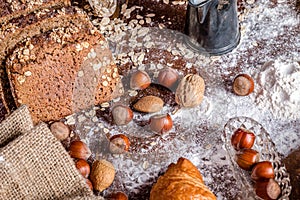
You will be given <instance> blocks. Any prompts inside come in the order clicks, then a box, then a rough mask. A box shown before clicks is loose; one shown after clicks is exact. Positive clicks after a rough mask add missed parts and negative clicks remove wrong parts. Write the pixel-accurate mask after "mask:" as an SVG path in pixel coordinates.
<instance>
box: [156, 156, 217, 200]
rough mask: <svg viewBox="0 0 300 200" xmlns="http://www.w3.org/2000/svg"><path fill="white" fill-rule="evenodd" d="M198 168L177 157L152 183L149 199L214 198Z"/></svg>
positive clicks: (204, 199) (197, 199) (196, 199)
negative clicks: (175, 161)
mask: <svg viewBox="0 0 300 200" xmlns="http://www.w3.org/2000/svg"><path fill="white" fill-rule="evenodd" d="M214 199H217V198H216V196H215V195H214V194H213V193H212V192H211V191H210V190H209V189H208V188H207V187H206V185H205V184H204V182H203V178H202V175H201V173H200V172H199V170H198V169H197V167H196V166H195V165H193V163H192V162H190V161H189V160H188V159H185V158H179V159H178V161H177V163H176V164H174V163H172V164H171V165H169V167H168V170H167V171H166V173H165V174H164V175H163V176H161V177H160V178H159V179H158V181H157V183H156V184H154V186H153V187H152V190H151V193H150V200H214Z"/></svg>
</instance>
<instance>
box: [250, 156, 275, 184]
mask: <svg viewBox="0 0 300 200" xmlns="http://www.w3.org/2000/svg"><path fill="white" fill-rule="evenodd" d="M251 178H252V179H253V180H254V181H258V180H263V179H270V178H275V172H274V168H273V165H272V163H271V162H270V161H262V162H259V163H257V164H255V165H254V167H253V169H252V172H251Z"/></svg>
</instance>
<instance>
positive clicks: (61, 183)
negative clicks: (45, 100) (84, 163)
mask: <svg viewBox="0 0 300 200" xmlns="http://www.w3.org/2000/svg"><path fill="white" fill-rule="evenodd" d="M96 198H97V197H93V193H92V191H91V190H90V189H89V188H88V186H87V184H86V183H85V180H84V178H83V177H82V176H81V175H80V174H79V172H78V171H77V169H76V167H75V165H74V162H73V160H72V158H71V157H70V156H69V155H68V153H67V152H66V151H65V149H64V147H63V146H62V145H61V143H60V142H59V141H58V140H57V139H56V138H55V137H54V136H53V135H52V133H51V132H50V130H49V129H48V127H47V125H46V124H40V125H38V126H37V127H35V128H33V129H32V130H30V131H29V132H27V133H24V134H22V135H20V136H19V137H17V138H16V139H14V140H13V141H11V142H9V143H8V144H7V145H6V146H4V147H3V148H1V149H0V199H3V200H7V199H26V200H27V199H35V200H38V199H96Z"/></svg>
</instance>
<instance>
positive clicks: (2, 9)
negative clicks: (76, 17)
mask: <svg viewBox="0 0 300 200" xmlns="http://www.w3.org/2000/svg"><path fill="white" fill-rule="evenodd" d="M70 5H71V1H70V0H0V24H1V23H3V22H7V21H8V20H10V19H12V18H16V17H19V16H22V15H26V14H28V13H30V12H33V11H35V10H40V9H44V8H50V7H56V8H59V7H63V6H70Z"/></svg>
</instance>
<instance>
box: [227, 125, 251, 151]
mask: <svg viewBox="0 0 300 200" xmlns="http://www.w3.org/2000/svg"><path fill="white" fill-rule="evenodd" d="M255 138H256V137H255V135H254V133H253V132H251V131H249V130H246V129H244V128H238V129H237V130H236V131H235V132H234V134H233V135H232V136H231V144H232V146H233V147H234V149H235V150H239V149H250V148H252V146H253V145H254V142H255Z"/></svg>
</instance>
